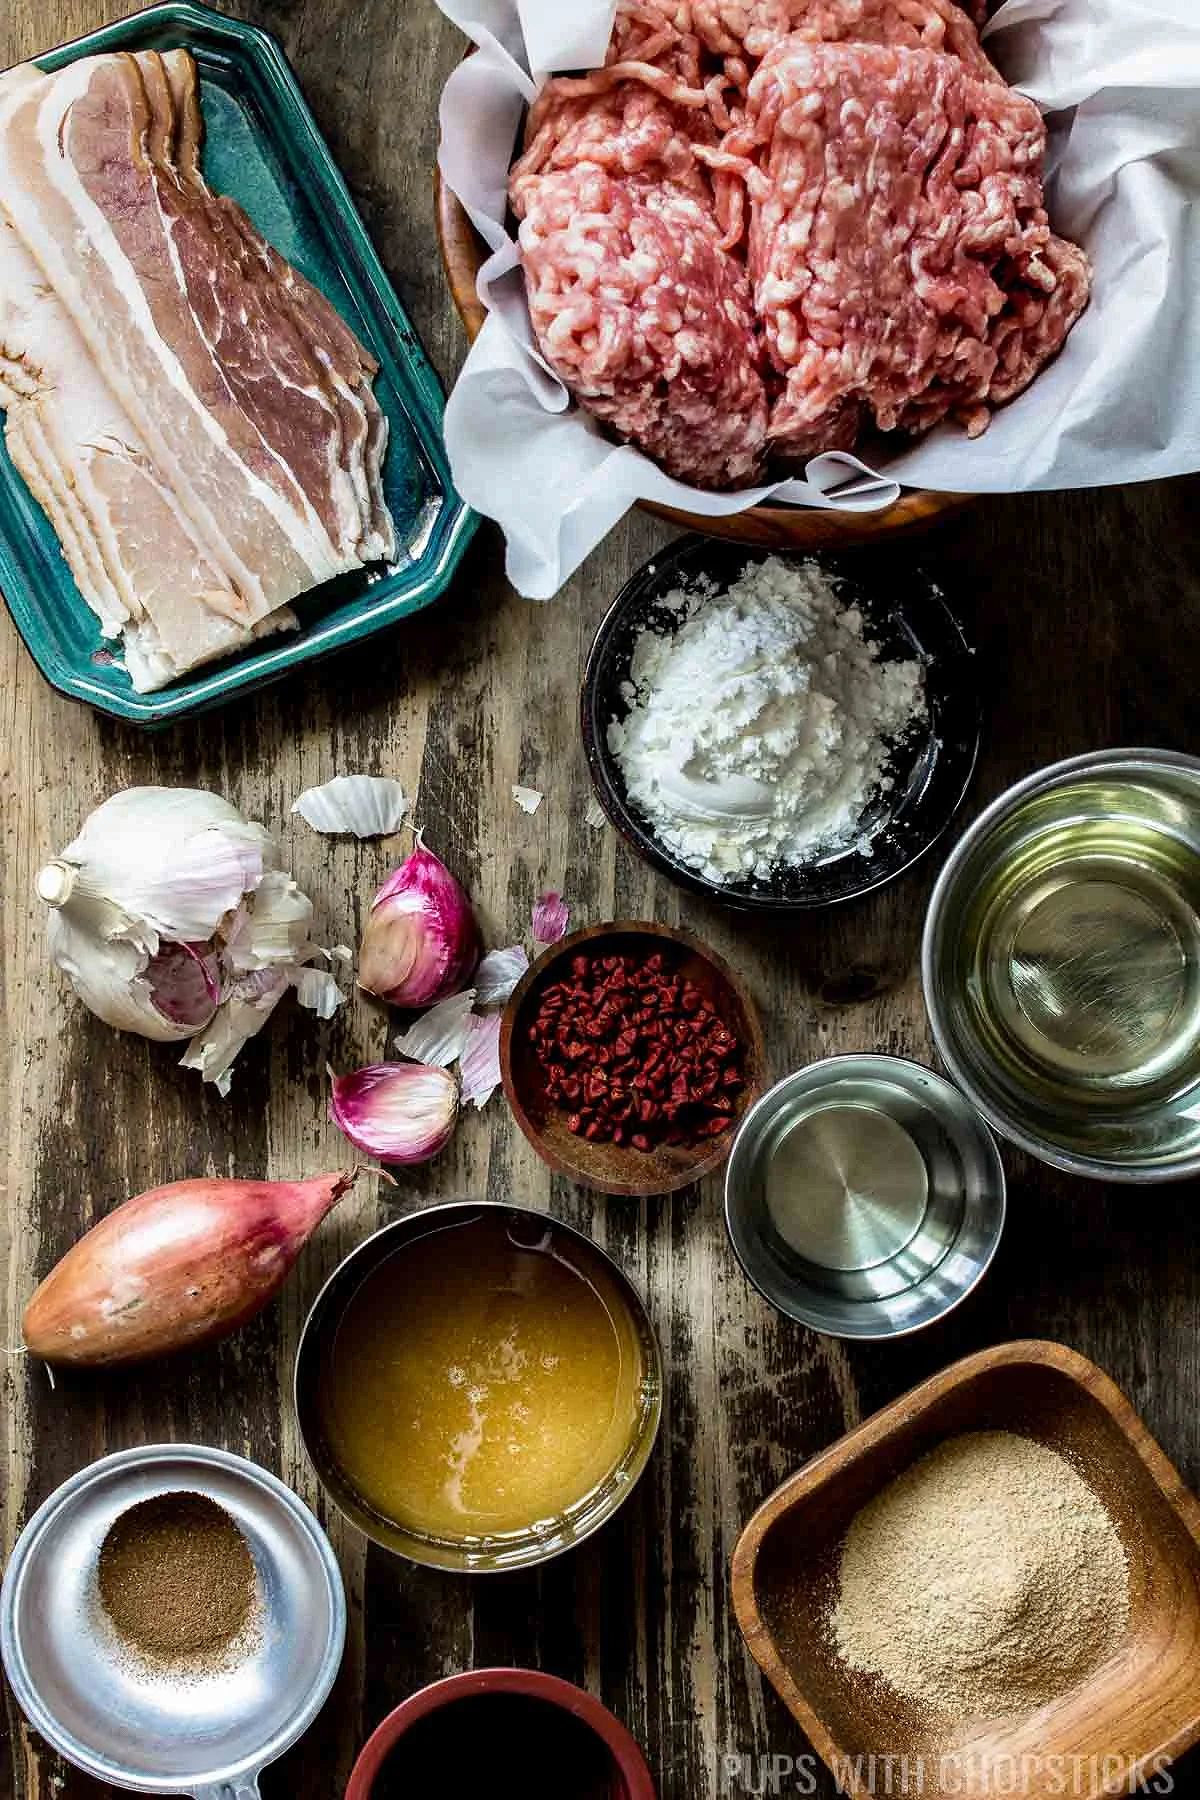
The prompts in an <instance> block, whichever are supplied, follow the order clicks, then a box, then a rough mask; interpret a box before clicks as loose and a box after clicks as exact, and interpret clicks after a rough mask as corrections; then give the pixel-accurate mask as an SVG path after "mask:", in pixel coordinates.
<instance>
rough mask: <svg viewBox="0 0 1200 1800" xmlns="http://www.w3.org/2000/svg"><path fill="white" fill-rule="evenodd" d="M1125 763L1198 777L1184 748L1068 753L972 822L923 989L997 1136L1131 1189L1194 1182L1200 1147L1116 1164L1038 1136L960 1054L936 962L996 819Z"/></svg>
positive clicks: (954, 862)
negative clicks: (983, 1087) (950, 916)
mask: <svg viewBox="0 0 1200 1800" xmlns="http://www.w3.org/2000/svg"><path fill="white" fill-rule="evenodd" d="M1122 764H1124V765H1127V766H1129V767H1130V768H1131V769H1142V770H1149V771H1157V770H1162V769H1178V770H1180V771H1183V772H1185V773H1187V774H1189V775H1193V776H1195V777H1196V778H1197V779H1198V780H1200V757H1197V756H1189V755H1188V754H1187V753H1186V752H1185V751H1182V750H1155V749H1153V748H1151V747H1149V746H1146V745H1135V746H1132V747H1130V748H1128V749H1122V748H1120V747H1118V748H1115V749H1108V750H1089V751H1084V752H1083V753H1082V754H1080V755H1078V756H1067V757H1064V758H1063V759H1062V760H1061V761H1060V762H1054V763H1047V764H1046V766H1045V767H1044V768H1041V769H1035V770H1033V772H1032V773H1031V774H1029V775H1024V776H1022V778H1021V779H1020V781H1017V782H1014V783H1013V785H1012V786H1011V787H1007V788H1005V789H1004V791H1003V793H1000V794H998V795H997V796H996V798H995V799H994V800H992V801H989V803H988V805H987V806H985V807H984V809H983V811H982V812H981V813H980V814H979V815H978V817H977V818H975V819H973V820H972V821H971V823H970V824H969V825H968V826H967V828H966V830H965V831H964V832H963V834H962V836H961V837H960V838H959V840H958V842H957V843H956V844H955V845H954V847H953V849H952V850H951V852H950V854H949V856H948V857H947V858H946V860H945V862H944V863H943V864H942V867H941V868H940V869H939V871H938V877H937V880H936V881H935V882H934V885H933V891H932V893H931V894H930V896H929V905H928V907H927V908H926V912H925V924H924V927H923V929H922V932H921V992H922V996H923V999H924V1002H925V1012H926V1016H927V1018H928V1020H929V1026H930V1030H931V1031H932V1032H933V1038H934V1042H935V1044H936V1045H937V1051H938V1055H939V1056H940V1057H941V1059H942V1062H943V1063H944V1064H945V1066H946V1069H947V1071H948V1072H949V1074H950V1076H951V1078H952V1080H953V1082H954V1084H955V1086H956V1087H958V1088H959V1090H960V1091H961V1092H962V1094H963V1095H964V1096H965V1097H966V1099H968V1100H969V1101H970V1103H971V1105H972V1106H973V1107H974V1108H975V1110H976V1112H978V1113H980V1114H982V1116H983V1118H985V1119H986V1120H987V1123H988V1124H989V1125H990V1126H991V1128H992V1130H993V1131H994V1132H996V1134H997V1135H998V1136H999V1137H1001V1138H1003V1139H1005V1140H1006V1142H1008V1143H1010V1144H1014V1145H1015V1146H1016V1147H1017V1149H1018V1150H1023V1151H1025V1153H1026V1154H1027V1155H1028V1156H1032V1157H1033V1158H1034V1159H1035V1160H1036V1161H1037V1162H1041V1163H1045V1164H1047V1165H1048V1166H1049V1167H1050V1168H1054V1169H1062V1170H1063V1171H1064V1172H1065V1173H1066V1174H1068V1175H1074V1176H1076V1177H1078V1178H1079V1179H1081V1180H1085V1181H1112V1182H1119V1183H1121V1184H1122V1185H1123V1186H1127V1187H1161V1186H1164V1185H1165V1184H1167V1183H1168V1182H1174V1181H1189V1180H1191V1179H1192V1177H1193V1176H1195V1175H1197V1174H1200V1150H1197V1151H1195V1152H1194V1153H1193V1154H1192V1155H1191V1156H1188V1157H1185V1158H1184V1159H1182V1160H1181V1161H1178V1162H1173V1163H1170V1164H1165V1165H1164V1164H1144V1163H1142V1164H1139V1163H1117V1162H1106V1161H1105V1160H1104V1159H1103V1158H1101V1157H1092V1156H1081V1155H1078V1154H1077V1153H1076V1152H1074V1151H1071V1150H1064V1149H1061V1148H1060V1147H1058V1146H1057V1145H1055V1144H1053V1143H1051V1141H1050V1140H1049V1139H1048V1138H1041V1137H1037V1136H1035V1135H1034V1133H1033V1132H1031V1131H1029V1130H1027V1129H1026V1127H1025V1126H1024V1125H1023V1124H1022V1123H1021V1121H1020V1120H1019V1119H1018V1118H1016V1117H1014V1116H1012V1115H1010V1114H1009V1113H1007V1112H1005V1111H1004V1110H1003V1109H1002V1108H1001V1107H999V1106H997V1105H995V1104H994V1103H993V1102H992V1101H991V1100H990V1099H989V1098H988V1097H987V1096H986V1095H982V1096H981V1094H980V1092H979V1089H978V1087H977V1084H976V1083H975V1081H974V1079H973V1077H972V1076H971V1074H970V1073H969V1071H968V1070H967V1069H966V1067H965V1064H964V1062H963V1059H962V1057H961V1056H960V1055H959V1053H958V1050H957V1048H956V1045H955V1041H954V1038H953V1036H952V1034H951V1031H950V1027H949V1020H948V1017H947V1013H946V1008H945V1005H944V1003H943V1001H942V999H941V996H940V995H939V993H938V991H937V987H936V984H935V981H934V973H935V963H936V959H937V955H938V952H939V951H940V949H941V945H942V938H943V934H944V930H945V924H946V910H947V903H948V900H949V896H950V893H951V889H952V888H953V885H954V883H955V881H956V880H957V879H958V876H959V874H960V873H961V871H962V868H963V866H964V864H965V863H966V861H967V859H968V857H969V856H970V855H971V853H972V852H973V851H974V849H975V848H976V846H977V845H978V844H979V843H980V842H982V840H983V839H984V838H985V837H986V836H987V834H988V833H989V832H990V831H991V830H992V829H993V827H994V826H995V825H996V824H998V823H999V822H1000V821H1001V820H1002V819H1004V818H1005V817H1007V816H1008V814H1009V813H1011V812H1012V811H1013V810H1014V809H1015V808H1016V807H1017V806H1019V805H1020V804H1021V803H1022V801H1024V800H1027V799H1028V798H1029V797H1030V796H1031V795H1032V794H1037V793H1043V792H1049V791H1050V790H1051V789H1053V788H1056V787H1060V786H1062V785H1063V783H1064V782H1066V781H1069V780H1070V779H1071V778H1072V777H1074V776H1076V775H1083V774H1089V773H1092V772H1097V771H1102V770H1105V769H1112V768H1117V767H1120V766H1121V765H1122Z"/></svg>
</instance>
